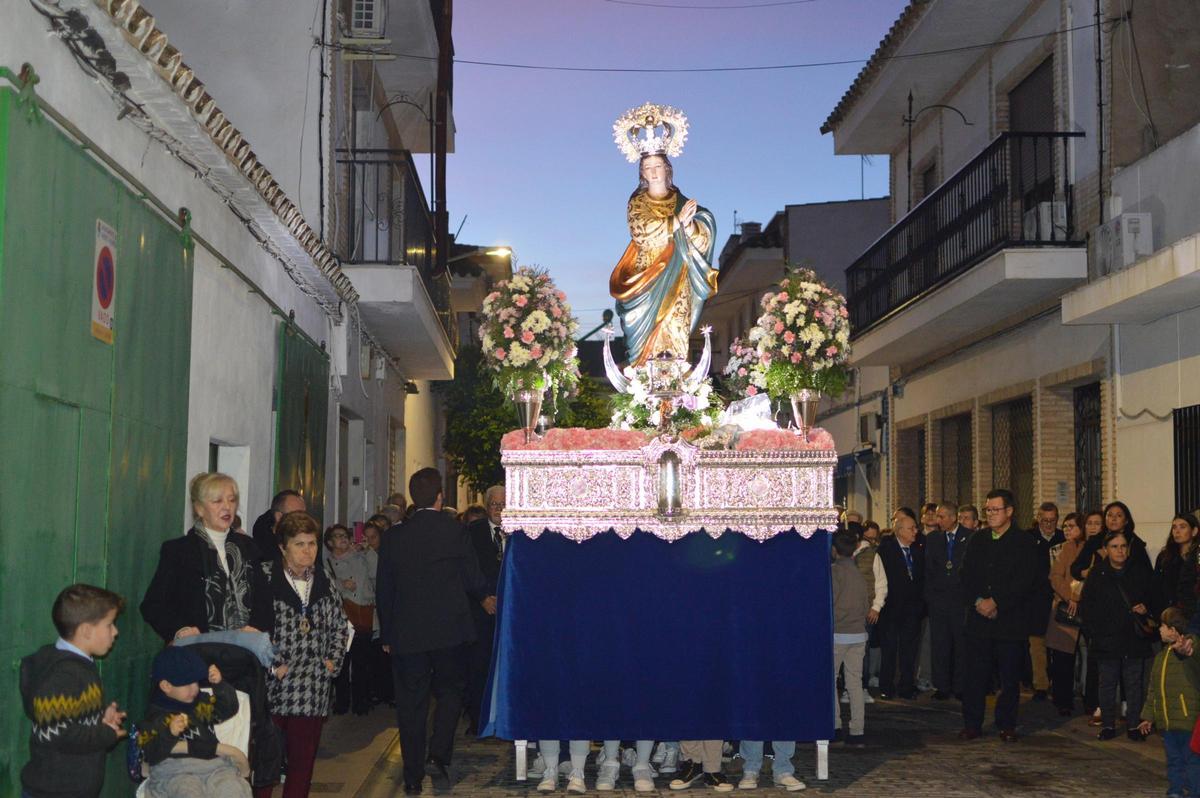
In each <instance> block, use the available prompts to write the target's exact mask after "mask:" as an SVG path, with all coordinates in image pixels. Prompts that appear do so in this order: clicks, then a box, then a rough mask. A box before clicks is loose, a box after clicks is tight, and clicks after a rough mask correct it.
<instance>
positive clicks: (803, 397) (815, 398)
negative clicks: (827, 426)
mask: <svg viewBox="0 0 1200 798" xmlns="http://www.w3.org/2000/svg"><path fill="white" fill-rule="evenodd" d="M788 398H789V399H790V400H791V403H792V421H793V422H794V423H795V425H796V434H797V435H803V436H804V438H805V439H806V440H807V438H808V434H809V433H810V432H811V431H812V428H813V425H814V424H815V423H816V420H817V406H818V405H819V404H820V403H821V394H820V392H819V391H813V390H810V389H807V388H805V389H803V390H799V391H796V392H795V393H794V394H792V395H791V396H790V397H788Z"/></svg>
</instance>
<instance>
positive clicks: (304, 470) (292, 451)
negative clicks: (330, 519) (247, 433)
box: [275, 322, 329, 520]
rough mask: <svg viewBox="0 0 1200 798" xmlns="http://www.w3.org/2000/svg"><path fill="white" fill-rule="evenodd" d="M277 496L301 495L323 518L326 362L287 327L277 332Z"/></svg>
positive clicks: (319, 516) (290, 327)
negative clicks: (281, 492) (290, 492)
mask: <svg viewBox="0 0 1200 798" xmlns="http://www.w3.org/2000/svg"><path fill="white" fill-rule="evenodd" d="M276 396H277V397H278V407H279V415H278V419H277V422H278V429H277V430H276V436H275V441H276V447H277V448H276V451H275V490H277V491H279V490H283V489H285V488H291V489H292V490H297V491H300V494H301V495H302V496H304V498H305V500H306V501H307V502H308V511H309V512H310V513H312V514H313V515H314V516H315V517H316V518H317V519H318V520H320V519H321V518H322V516H323V515H324V512H325V433H326V428H327V426H328V418H329V356H328V355H327V354H326V353H325V352H324V351H323V350H321V349H318V348H317V347H315V346H313V345H312V344H311V343H309V342H308V340H307V339H305V338H304V336H303V335H301V334H300V333H299V331H298V330H297V329H296V328H295V327H294V326H292V324H291V323H290V322H283V323H281V324H280V326H279V370H278V385H277V386H276Z"/></svg>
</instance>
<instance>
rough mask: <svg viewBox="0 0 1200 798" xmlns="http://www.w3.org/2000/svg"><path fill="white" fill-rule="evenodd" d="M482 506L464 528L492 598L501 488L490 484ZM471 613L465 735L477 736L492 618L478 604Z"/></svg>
mask: <svg viewBox="0 0 1200 798" xmlns="http://www.w3.org/2000/svg"><path fill="white" fill-rule="evenodd" d="M483 506H484V509H486V510H487V517H486V518H481V519H479V520H478V521H475V522H473V523H472V524H471V525H470V526H468V527H467V533H468V536H469V537H470V539H471V548H472V549H473V550H474V552H475V557H476V558H477V559H478V560H479V570H480V571H481V572H482V573H483V579H484V581H485V582H486V583H487V591H488V595H490V596H494V595H496V584H497V583H498V582H499V581H500V559H501V557H502V556H503V555H504V546H505V543H506V541H505V538H504V532H503V531H502V530H501V529H500V520H501V516H502V515H503V513H504V486H503V485H493V486H492V487H490V488H488V489H487V492H486V493H484V494H483ZM471 614H472V615H473V616H474V617H475V642H474V643H472V644H471V649H470V653H469V654H468V662H467V671H468V672H467V703H466V707H465V711H466V716H467V733H468V734H477V733H478V732H479V729H481V728H483V725H484V723H483V718H484V717H486V715H487V713H486V711H484V710H483V708H482V706H481V704H482V703H483V691H484V690H485V689H486V688H487V677H488V670H489V669H490V668H491V665H492V641H493V638H494V637H495V635H496V616H495V615H494V614H492V613H489V612H488V611H487V610H485V609H484V608H483V607H482V606H481V605H479V604H475V603H472V604H471Z"/></svg>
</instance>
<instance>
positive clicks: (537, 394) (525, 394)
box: [513, 388, 542, 443]
mask: <svg viewBox="0 0 1200 798" xmlns="http://www.w3.org/2000/svg"><path fill="white" fill-rule="evenodd" d="M513 403H514V404H515V405H516V406H517V421H518V422H520V424H521V429H522V430H523V431H524V432H525V442H526V443H529V442H530V441H532V440H533V431H534V428H535V427H536V426H537V423H538V416H540V415H541V414H542V392H541V391H539V390H536V389H529V388H522V389H521V390H519V391H516V392H514V393H513Z"/></svg>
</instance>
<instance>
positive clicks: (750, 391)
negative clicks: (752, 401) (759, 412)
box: [746, 385, 758, 396]
mask: <svg viewBox="0 0 1200 798" xmlns="http://www.w3.org/2000/svg"><path fill="white" fill-rule="evenodd" d="M757 395H758V386H757V385H750V386H747V387H746V396H757Z"/></svg>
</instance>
